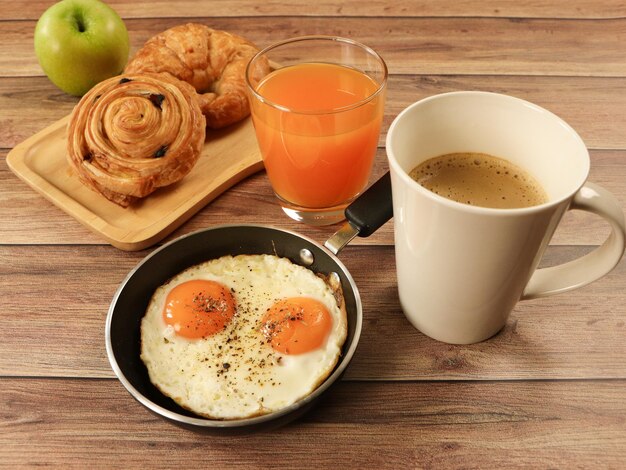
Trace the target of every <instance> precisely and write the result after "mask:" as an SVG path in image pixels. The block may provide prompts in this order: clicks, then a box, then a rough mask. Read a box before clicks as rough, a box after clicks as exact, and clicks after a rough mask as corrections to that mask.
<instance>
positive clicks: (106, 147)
mask: <svg viewBox="0 0 626 470" xmlns="http://www.w3.org/2000/svg"><path fill="white" fill-rule="evenodd" d="M205 133H206V123H205V119H204V116H203V114H202V112H201V111H200V106H199V104H198V101H197V97H196V93H195V91H194V89H193V88H192V87H191V85H189V84H187V83H185V82H181V81H180V80H178V79H176V78H174V77H172V76H171V75H167V74H134V75H123V76H117V77H113V78H110V79H108V80H105V81H103V82H101V83H99V84H97V85H96V86H95V87H93V88H92V89H91V90H90V91H89V92H88V93H87V94H86V95H84V96H83V98H82V99H81V100H80V102H79V103H78V104H77V105H76V107H75V108H74V110H73V111H72V114H71V116H70V121H69V124H68V141H67V158H68V161H69V164H70V166H71V167H72V168H73V169H74V170H76V173H77V174H78V177H79V179H80V180H81V181H82V182H83V183H84V184H85V185H87V186H88V187H90V188H92V189H93V190H95V191H97V192H99V193H101V194H102V195H103V196H104V197H106V198H107V199H109V200H110V201H112V202H114V203H116V204H118V205H120V206H122V207H128V206H129V205H130V204H131V203H132V202H133V201H135V200H136V199H138V198H143V197H145V196H147V195H148V194H150V193H152V192H153V191H154V190H156V189H157V188H159V187H162V186H167V185H170V184H172V183H175V182H177V181H179V180H181V179H182V178H183V177H184V176H185V175H187V173H189V171H191V169H192V167H193V166H194V164H195V163H196V161H197V160H198V157H199V156H200V152H201V150H202V148H203V146H204V139H205Z"/></svg>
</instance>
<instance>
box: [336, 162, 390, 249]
mask: <svg viewBox="0 0 626 470" xmlns="http://www.w3.org/2000/svg"><path fill="white" fill-rule="evenodd" d="M345 215H346V219H347V222H346V223H345V224H344V225H343V226H342V227H341V228H340V229H339V230H338V231H337V232H336V233H335V234H333V235H332V236H331V237H330V238H329V239H328V240H326V243H324V246H325V247H326V248H328V249H329V250H330V251H331V252H332V253H333V254H335V255H336V254H337V253H339V252H340V251H341V250H342V249H343V248H344V247H345V246H346V245H347V244H348V243H350V241H351V240H352V239H353V238H354V237H356V236H357V235H358V236H359V237H369V236H370V235H371V234H372V233H374V232H375V231H376V230H378V229H379V228H380V227H381V226H382V225H383V224H384V223H385V222H387V221H388V220H389V219H391V218H392V217H393V203H392V200H391V176H390V175H389V172H387V173H385V174H384V175H383V176H382V177H381V178H380V179H379V180H378V181H376V182H375V183H374V184H373V185H371V186H370V187H369V188H368V189H367V191H365V192H364V193H363V194H361V195H360V196H359V197H358V198H357V199H355V200H354V202H353V203H352V204H350V205H349V206H348V207H346V210H345Z"/></svg>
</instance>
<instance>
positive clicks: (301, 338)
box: [261, 297, 332, 354]
mask: <svg viewBox="0 0 626 470" xmlns="http://www.w3.org/2000/svg"><path fill="white" fill-rule="evenodd" d="M331 326H332V318H331V316H330V313H329V312H328V309H327V308H326V306H325V305H324V304H322V303H321V302H319V301H317V300H315V299H311V298H308V297H292V298H289V299H282V300H279V301H278V302H276V303H275V304H274V305H272V306H271V307H270V308H269V309H268V311H267V313H266V314H265V316H264V318H263V323H262V328H261V329H262V332H263V334H264V335H265V337H266V339H267V341H269V342H270V344H271V346H272V348H274V350H276V351H278V352H281V353H283V354H302V353H306V352H309V351H313V350H315V349H317V348H319V347H320V346H321V345H322V344H323V343H324V341H325V340H326V337H327V336H328V333H329V332H330V329H331Z"/></svg>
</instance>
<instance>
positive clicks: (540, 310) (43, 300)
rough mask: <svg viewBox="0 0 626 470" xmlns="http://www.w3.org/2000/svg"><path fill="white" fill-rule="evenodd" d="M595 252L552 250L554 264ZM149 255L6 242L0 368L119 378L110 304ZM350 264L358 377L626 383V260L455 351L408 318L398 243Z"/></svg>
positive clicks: (352, 252)
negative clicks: (108, 346) (109, 350)
mask: <svg viewBox="0 0 626 470" xmlns="http://www.w3.org/2000/svg"><path fill="white" fill-rule="evenodd" d="M588 251H589V248H588V247H557V248H551V249H549V250H548V253H547V256H546V258H545V263H546V264H556V263H560V262H563V261H565V260H569V259H573V258H575V257H578V256H581V255H582V254H584V253H586V252H588ZM145 254H146V253H144V252H135V253H127V252H121V251H119V250H116V249H115V248H112V247H107V246H6V245H0V279H1V280H2V282H1V285H2V288H1V296H2V298H3V308H2V309H1V311H0V324H2V331H3V340H2V341H1V342H0V375H6V376H38V377H40V376H43V377H50V376H62V377H72V376H79V377H112V376H113V373H112V371H111V369H110V366H109V364H108V360H107V357H106V353H105V346H104V324H105V318H106V314H107V310H108V306H109V303H110V301H111V299H112V298H113V295H114V293H115V291H116V289H117V286H118V285H119V283H120V282H122V280H123V279H124V278H125V276H126V274H127V273H128V272H129V271H130V270H131V269H132V268H133V267H134V266H135V265H136V263H137V262H139V261H140V260H141V258H142V257H143V256H144V255H145ZM341 259H342V261H343V262H344V264H345V265H346V266H347V268H348V269H349V270H350V272H351V273H352V274H353V276H354V279H355V282H356V284H357V286H358V287H359V290H360V292H361V296H362V300H363V306H364V310H363V317H364V325H363V332H362V336H361V341H360V343H359V347H358V349H357V352H356V354H355V357H354V360H353V362H352V363H351V365H350V367H349V368H348V371H347V374H346V377H348V378H350V379H352V380H356V379H359V380H360V379H367V380H416V379H419V380H423V379H432V380H450V379H457V380H471V379H477V380H493V379H539V378H544V379H545V378H560V379H562V378H619V379H626V342H625V341H624V335H625V334H626V302H625V301H624V289H623V286H624V279H625V277H626V263H624V262H622V263H621V264H620V265H619V266H618V267H617V268H616V269H615V270H614V271H613V272H612V273H610V274H609V275H608V276H606V277H605V278H603V279H602V280H600V281H599V282H596V283H594V284H591V285H589V286H586V287H584V288H582V289H579V290H576V291H573V292H571V293H567V294H563V295H559V296H554V297H550V298H545V299H538V300H533V301H527V302H522V303H520V304H518V306H517V307H516V309H515V310H514V312H513V314H512V316H511V318H510V319H509V321H508V323H507V325H506V327H505V328H504V329H503V331H502V332H500V333H499V334H498V335H497V336H495V337H494V338H492V339H491V340H489V341H487V342H483V343H479V344H475V345H468V346H452V345H448V344H444V343H440V342H437V341H434V340H432V339H430V338H427V337H426V336H424V335H422V334H421V333H419V332H418V331H417V330H415V329H414V328H412V327H411V326H410V324H409V323H408V321H407V320H406V319H405V317H404V315H403V314H402V311H401V308H400V305H399V302H398V299H397V293H396V280H395V274H394V270H395V262H394V253H393V248H392V247H358V246H357V247H349V248H347V249H346V250H345V251H344V252H342V253H341ZM373 259H375V260H376V264H377V269H376V270H372V269H371V266H372V260H373Z"/></svg>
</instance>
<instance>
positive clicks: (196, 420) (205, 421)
mask: <svg viewBox="0 0 626 470" xmlns="http://www.w3.org/2000/svg"><path fill="white" fill-rule="evenodd" d="M228 228H261V229H267V230H273V231H277V232H282V233H286V234H288V235H290V236H293V237H296V238H298V239H300V240H304V241H307V242H308V243H311V244H313V245H314V246H316V247H318V248H319V249H320V250H322V251H323V252H324V253H325V254H326V255H328V256H329V257H330V258H331V260H332V261H333V262H334V263H335V264H336V265H337V266H338V268H340V269H341V270H342V271H343V274H344V275H345V276H346V279H347V280H348V282H349V284H350V286H351V288H352V291H353V294H354V299H355V304H356V312H355V316H356V323H355V325H354V335H353V336H352V338H351V343H350V346H349V347H348V349H347V350H346V351H345V354H342V355H341V356H340V358H339V361H338V364H337V365H336V366H335V368H334V369H333V372H332V373H331V374H330V375H329V376H328V377H327V378H326V380H324V382H322V384H320V385H319V386H318V387H317V388H316V389H315V390H314V391H313V392H311V393H310V394H308V395H307V396H305V397H304V398H302V399H300V400H298V401H296V402H295V403H292V404H291V405H289V406H287V407H285V408H281V409H279V410H276V411H274V412H272V413H268V414H264V415H260V416H254V417H251V418H242V419H234V420H219V419H211V418H203V417H201V416H197V417H191V416H187V415H183V414H180V413H177V412H174V411H172V410H169V409H167V408H165V407H163V406H160V405H157V404H156V403H154V402H153V401H152V400H150V399H149V398H148V397H146V396H145V395H144V394H142V393H141V392H139V391H138V390H137V389H136V388H135V387H134V386H133V384H132V383H131V382H130V381H129V380H128V379H127V378H126V376H125V375H124V373H123V372H122V370H121V368H120V366H119V364H118V362H117V360H116V358H115V353H114V351H113V344H112V340H111V324H112V321H113V315H114V312H115V307H116V305H117V302H118V300H119V297H120V295H121V293H122V292H123V290H124V288H125V286H126V285H127V284H128V282H129V281H130V279H131V278H132V277H133V276H134V275H135V274H136V273H137V271H138V270H139V269H140V268H141V267H142V266H143V265H144V264H146V263H147V262H148V261H149V260H150V259H152V258H153V257H154V256H157V255H158V254H159V253H161V252H162V251H165V250H168V249H171V248H170V247H171V246H172V245H175V244H177V243H181V242H182V241H183V240H184V239H186V238H189V237H192V236H198V235H200V234H202V233H205V232H209V231H215V230H221V229H228ZM362 326H363V306H362V302H361V294H360V292H359V290H358V287H357V285H356V283H355V282H354V279H353V277H352V274H351V273H350V271H349V270H348V269H347V268H346V266H345V265H344V264H343V263H342V262H341V260H339V259H338V258H337V256H335V255H334V254H333V253H332V252H330V251H329V250H328V249H327V248H326V247H325V246H323V245H322V244H320V243H318V242H317V241H315V240H313V239H311V238H309V237H307V236H304V235H301V234H299V233H297V232H295V231H293V230H287V229H282V228H278V227H273V226H271V225H263V224H219V225H214V226H211V227H206V228H203V229H199V230H195V231H193V232H190V233H187V234H185V235H181V236H180V237H177V238H175V239H174V240H171V241H169V242H167V243H164V244H163V245H161V246H160V247H158V248H156V249H155V250H153V251H152V252H151V253H149V254H148V255H146V256H145V257H144V258H142V259H141V260H140V261H139V262H138V263H137V264H136V265H135V266H134V267H133V269H131V270H130V271H129V272H128V274H127V275H126V277H125V278H124V279H123V280H122V282H121V283H120V285H119V286H118V288H117V289H116V291H115V294H114V295H113V298H112V300H111V303H110V305H109V309H108V311H107V317H106V322H105V345H106V353H107V357H108V360H109V364H110V366H111V368H112V369H113V372H114V373H115V376H116V377H117V379H118V380H119V381H120V382H121V383H122V385H123V386H124V387H125V388H126V390H127V391H128V392H129V393H130V394H131V395H132V396H133V398H135V400H137V401H138V402H139V403H141V404H142V405H143V406H145V407H146V408H148V409H149V410H150V411H152V412H154V413H156V414H158V415H160V416H162V417H165V418H167V419H170V420H172V421H174V422H177V423H180V424H184V425H192V426H196V427H199V428H215V429H219V428H240V427H252V426H254V425H257V424H262V423H266V422H270V421H273V420H276V419H279V418H281V417H283V416H286V415H288V414H290V413H293V412H296V411H297V410H299V409H301V408H304V407H306V406H307V405H309V404H311V403H313V402H314V401H315V400H317V399H318V397H319V396H320V395H322V394H323V393H324V392H325V391H326V390H327V389H328V388H329V387H330V386H331V385H332V384H333V383H334V382H336V381H337V379H339V378H340V377H341V375H343V373H344V371H345V369H346V368H347V367H348V365H349V363H350V362H351V360H352V357H353V356H354V353H355V351H356V348H357V346H358V343H359V339H360V336H361V329H362Z"/></svg>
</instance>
